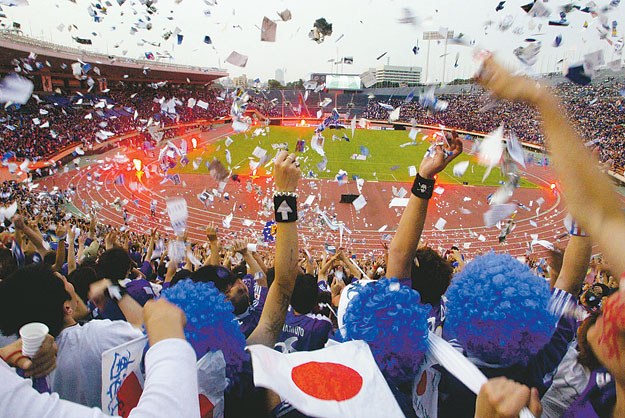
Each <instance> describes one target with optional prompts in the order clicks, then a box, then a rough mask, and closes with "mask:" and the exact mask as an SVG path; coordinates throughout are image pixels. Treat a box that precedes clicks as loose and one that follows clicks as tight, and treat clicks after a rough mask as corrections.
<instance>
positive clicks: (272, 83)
mask: <svg viewBox="0 0 625 418" xmlns="http://www.w3.org/2000/svg"><path fill="white" fill-rule="evenodd" d="M267 87H268V88H269V90H280V89H283V88H284V86H283V85H282V84H280V82H279V81H278V80H273V79H271V80H269V81H267Z"/></svg>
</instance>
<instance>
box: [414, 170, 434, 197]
mask: <svg viewBox="0 0 625 418" xmlns="http://www.w3.org/2000/svg"><path fill="white" fill-rule="evenodd" d="M434 183H436V180H435V179H431V180H430V179H424V178H423V177H421V176H420V175H419V173H417V176H416V177H415V179H414V183H413V184H412V194H413V195H415V196H416V197H419V198H421V199H429V198H431V197H432V193H433V192H434Z"/></svg>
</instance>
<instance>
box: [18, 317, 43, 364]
mask: <svg viewBox="0 0 625 418" xmlns="http://www.w3.org/2000/svg"><path fill="white" fill-rule="evenodd" d="M49 331H50V330H49V329H48V327H47V326H46V325H45V324H42V323H40V322H31V323H30V324H26V325H24V326H23V327H22V328H20V338H21V339H22V355H24V356H26V357H32V356H34V355H35V354H37V351H39V348H40V347H41V344H42V343H43V340H45V338H46V335H48V332H49Z"/></svg>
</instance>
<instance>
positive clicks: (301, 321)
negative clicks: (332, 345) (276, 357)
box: [275, 307, 332, 353]
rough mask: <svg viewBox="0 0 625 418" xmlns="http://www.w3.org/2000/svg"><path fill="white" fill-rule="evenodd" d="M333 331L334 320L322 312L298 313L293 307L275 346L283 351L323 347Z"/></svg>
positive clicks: (310, 349)
mask: <svg viewBox="0 0 625 418" xmlns="http://www.w3.org/2000/svg"><path fill="white" fill-rule="evenodd" d="M331 331H332V321H330V319H329V318H328V317H327V316H325V315H320V314H313V313H307V314H304V315H296V314H295V312H294V311H293V308H292V307H289V311H288V312H287V314H286V320H285V321H284V326H283V327H282V334H280V338H278V343H277V344H276V346H275V348H276V350H278V351H282V352H283V353H292V352H294V351H313V350H318V349H320V348H323V347H324V346H325V343H326V341H328V336H329V334H330V333H331Z"/></svg>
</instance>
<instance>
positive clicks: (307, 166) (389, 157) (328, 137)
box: [170, 126, 538, 188]
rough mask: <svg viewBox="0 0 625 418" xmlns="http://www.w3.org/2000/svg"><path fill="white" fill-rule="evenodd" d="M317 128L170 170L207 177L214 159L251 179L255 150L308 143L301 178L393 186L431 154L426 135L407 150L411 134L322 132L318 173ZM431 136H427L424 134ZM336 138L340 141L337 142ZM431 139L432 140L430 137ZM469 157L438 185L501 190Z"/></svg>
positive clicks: (253, 141)
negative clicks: (342, 176)
mask: <svg viewBox="0 0 625 418" xmlns="http://www.w3.org/2000/svg"><path fill="white" fill-rule="evenodd" d="M313 131H314V128H289V127H279V126H271V127H270V129H269V133H267V134H266V135H264V136H263V135H258V136H253V132H254V129H252V130H251V131H250V132H247V133H243V134H237V135H231V136H230V138H231V139H232V140H233V141H234V142H232V143H231V144H230V146H228V147H226V144H225V142H226V138H223V139H221V140H219V141H216V142H214V143H212V144H210V145H207V146H206V147H203V148H200V149H196V150H193V151H191V152H189V153H188V154H187V158H188V159H189V161H190V162H189V164H188V165H186V166H181V165H180V164H179V165H178V166H177V167H176V168H175V169H174V170H170V172H171V173H172V174H173V173H181V174H183V173H184V174H207V173H208V167H207V166H206V164H205V163H206V162H207V161H208V162H210V161H212V160H213V158H217V159H218V160H219V161H221V163H222V164H223V165H224V166H225V167H226V168H227V169H229V170H232V174H239V175H249V174H251V173H252V172H251V169H250V165H249V163H250V161H252V159H253V160H256V161H257V160H258V159H257V158H255V157H253V156H252V152H253V151H254V149H255V148H256V147H260V148H263V149H265V150H266V151H267V154H268V155H270V156H273V155H275V154H276V150H274V149H273V147H272V144H281V143H286V144H287V145H288V149H289V150H290V151H291V152H293V151H294V150H295V148H296V144H297V141H298V140H304V141H305V148H304V152H298V153H296V154H297V155H298V156H299V159H298V160H299V161H300V163H301V168H302V172H303V173H304V175H305V176H315V177H318V178H324V179H333V178H334V177H335V176H336V175H337V173H338V171H339V170H345V171H346V172H347V174H348V178H349V180H352V176H354V175H355V176H359V177H360V178H362V179H364V180H366V181H391V182H408V183H410V182H412V181H413V177H412V176H410V175H409V167H410V166H416V167H417V168H418V167H419V163H420V162H421V159H422V158H423V155H424V154H425V152H426V150H427V149H428V147H429V146H430V142H428V141H427V140H425V141H424V140H423V139H424V137H425V135H424V133H419V134H418V136H417V140H416V145H407V146H404V147H401V145H402V144H406V143H410V142H412V141H411V140H410V138H408V133H409V131H375V130H365V129H357V130H356V133H355V135H354V138H353V139H352V138H351V136H352V132H351V129H337V130H334V129H332V130H328V129H326V130H325V131H324V132H323V136H324V137H325V142H324V147H323V148H324V150H325V154H326V157H327V158H328V163H327V167H326V170H325V171H323V172H319V170H318V169H317V167H316V165H317V163H319V162H320V161H321V159H322V157H321V155H319V154H318V153H317V152H316V151H314V150H313V149H311V148H310V142H311V138H312V136H313ZM425 134H427V132H425ZM333 135H334V136H336V137H337V138H335V139H334V140H333ZM344 136H347V137H348V138H349V142H348V141H346V140H345V139H343V137H344ZM429 138H430V139H431V136H430V137H429ZM361 147H365V148H367V149H368V151H369V156H368V157H367V159H366V160H364V161H363V160H356V159H351V156H352V155H354V154H356V155H358V154H361ZM226 149H227V150H229V151H230V154H231V163H230V164H228V163H227V160H226ZM363 151H365V150H363ZM467 151H470V150H467V149H465V153H463V154H462V155H460V156H459V157H458V158H456V159H455V160H454V161H453V162H452V163H451V164H449V166H448V167H447V168H446V169H445V170H444V171H443V172H442V173H440V174H439V178H438V183H440V184H462V183H463V182H466V183H467V184H468V185H472V186H499V185H500V184H501V183H500V182H501V181H503V180H504V177H503V176H502V175H501V171H500V170H499V168H498V167H495V168H493V170H492V171H491V173H490V175H489V176H488V177H487V178H486V180H484V182H482V177H483V176H484V172H485V171H486V168H485V167H482V166H480V165H478V164H477V162H476V159H475V157H474V156H472V155H468V154H466V152H467ZM199 158H201V159H202V162H201V164H200V165H199V167H198V169H197V170H194V168H193V161H194V160H196V159H199ZM465 160H469V161H470V162H471V163H470V165H469V168H468V169H467V171H466V172H465V174H464V176H463V177H461V178H458V177H456V176H454V175H453V166H454V165H455V164H457V163H459V162H461V161H465ZM271 168H272V164H269V163H267V164H266V165H265V166H260V167H258V169H257V170H256V175H259V176H265V175H267V174H270V173H271ZM520 187H525V188H535V187H538V186H536V185H535V184H534V183H531V182H529V181H527V180H526V179H521V182H520Z"/></svg>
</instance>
